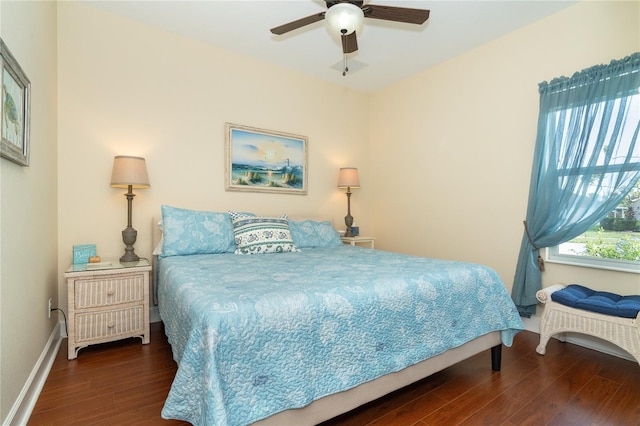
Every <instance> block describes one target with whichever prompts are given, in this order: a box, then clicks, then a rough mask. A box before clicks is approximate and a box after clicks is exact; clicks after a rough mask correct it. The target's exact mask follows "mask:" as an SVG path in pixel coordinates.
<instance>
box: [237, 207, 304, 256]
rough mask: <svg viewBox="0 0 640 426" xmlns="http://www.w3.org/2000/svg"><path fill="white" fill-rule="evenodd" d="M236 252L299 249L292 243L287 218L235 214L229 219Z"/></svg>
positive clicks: (248, 252)
mask: <svg viewBox="0 0 640 426" xmlns="http://www.w3.org/2000/svg"><path fill="white" fill-rule="evenodd" d="M231 223H232V224H233V232H234V235H235V242H236V251H235V253H236V254H262V253H284V252H292V251H300V250H298V248H297V247H296V246H295V244H293V239H292V238H291V231H290V230H289V220H288V219H287V217H286V215H285V216H283V217H259V216H237V217H235V219H232V220H231Z"/></svg>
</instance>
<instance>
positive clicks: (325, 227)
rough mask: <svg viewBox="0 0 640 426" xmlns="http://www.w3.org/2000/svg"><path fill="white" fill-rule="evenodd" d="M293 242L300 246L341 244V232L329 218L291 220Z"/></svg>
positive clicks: (316, 246)
mask: <svg viewBox="0 0 640 426" xmlns="http://www.w3.org/2000/svg"><path fill="white" fill-rule="evenodd" d="M289 228H290V229H291V237H292V239H293V243H294V244H295V245H296V247H298V248H318V247H334V246H341V245H342V240H341V239H340V234H338V232H337V231H336V230H335V229H334V228H333V225H332V224H331V222H329V221H328V220H326V221H322V222H319V221H315V220H303V221H293V220H290V221H289Z"/></svg>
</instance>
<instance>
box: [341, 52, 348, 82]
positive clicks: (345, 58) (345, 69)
mask: <svg viewBox="0 0 640 426" xmlns="http://www.w3.org/2000/svg"><path fill="white" fill-rule="evenodd" d="M342 63H343V68H342V76H343V77H344V76H346V75H347V73H348V72H349V67H348V66H347V54H346V53H345V54H344V55H343V59H342Z"/></svg>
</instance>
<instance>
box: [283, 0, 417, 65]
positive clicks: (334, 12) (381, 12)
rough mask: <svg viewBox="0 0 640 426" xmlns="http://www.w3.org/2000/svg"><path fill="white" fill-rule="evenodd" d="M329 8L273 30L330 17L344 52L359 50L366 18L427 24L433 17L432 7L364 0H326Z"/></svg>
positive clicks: (311, 22) (330, 22) (284, 31)
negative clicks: (403, 5) (377, 2)
mask: <svg viewBox="0 0 640 426" xmlns="http://www.w3.org/2000/svg"><path fill="white" fill-rule="evenodd" d="M325 2H326V3H327V11H326V12H321V13H316V14H314V15H311V16H307V17H305V18H302V19H298V20H295V21H292V22H289V23H287V24H284V25H280V26H278V27H275V28H271V32H272V33H273V34H277V35H282V34H285V33H287V32H289V31H293V30H295V29H298V28H301V27H304V26H305V25H309V24H313V23H314V22H318V21H321V20H323V19H326V21H327V23H328V24H329V27H330V28H331V29H332V30H333V31H334V32H336V33H337V34H338V35H340V38H341V40H342V52H343V53H344V54H345V55H346V54H347V53H353V52H355V51H356V50H358V41H357V39H356V34H358V33H360V32H361V30H362V25H363V23H364V18H372V19H381V20H384V21H395V22H404V23H407V24H417V25H421V24H423V23H424V22H425V21H426V20H427V19H428V18H429V10H426V9H412V8H407V7H395V6H382V5H377V4H366V5H365V4H364V1H362V0H360V1H359V0H325Z"/></svg>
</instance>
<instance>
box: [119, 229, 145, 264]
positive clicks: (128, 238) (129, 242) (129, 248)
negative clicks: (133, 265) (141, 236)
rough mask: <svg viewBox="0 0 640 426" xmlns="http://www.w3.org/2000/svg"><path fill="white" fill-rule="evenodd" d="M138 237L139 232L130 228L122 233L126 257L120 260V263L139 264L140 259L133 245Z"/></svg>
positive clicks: (123, 256)
mask: <svg viewBox="0 0 640 426" xmlns="http://www.w3.org/2000/svg"><path fill="white" fill-rule="evenodd" d="M137 237H138V231H136V230H135V229H133V228H131V227H128V228H125V229H124V231H122V241H123V242H124V244H125V246H126V247H125V248H124V255H122V257H121V258H120V262H137V261H138V260H140V257H139V256H138V255H137V254H136V253H135V252H134V250H133V244H134V243H135V242H136V239H137Z"/></svg>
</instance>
